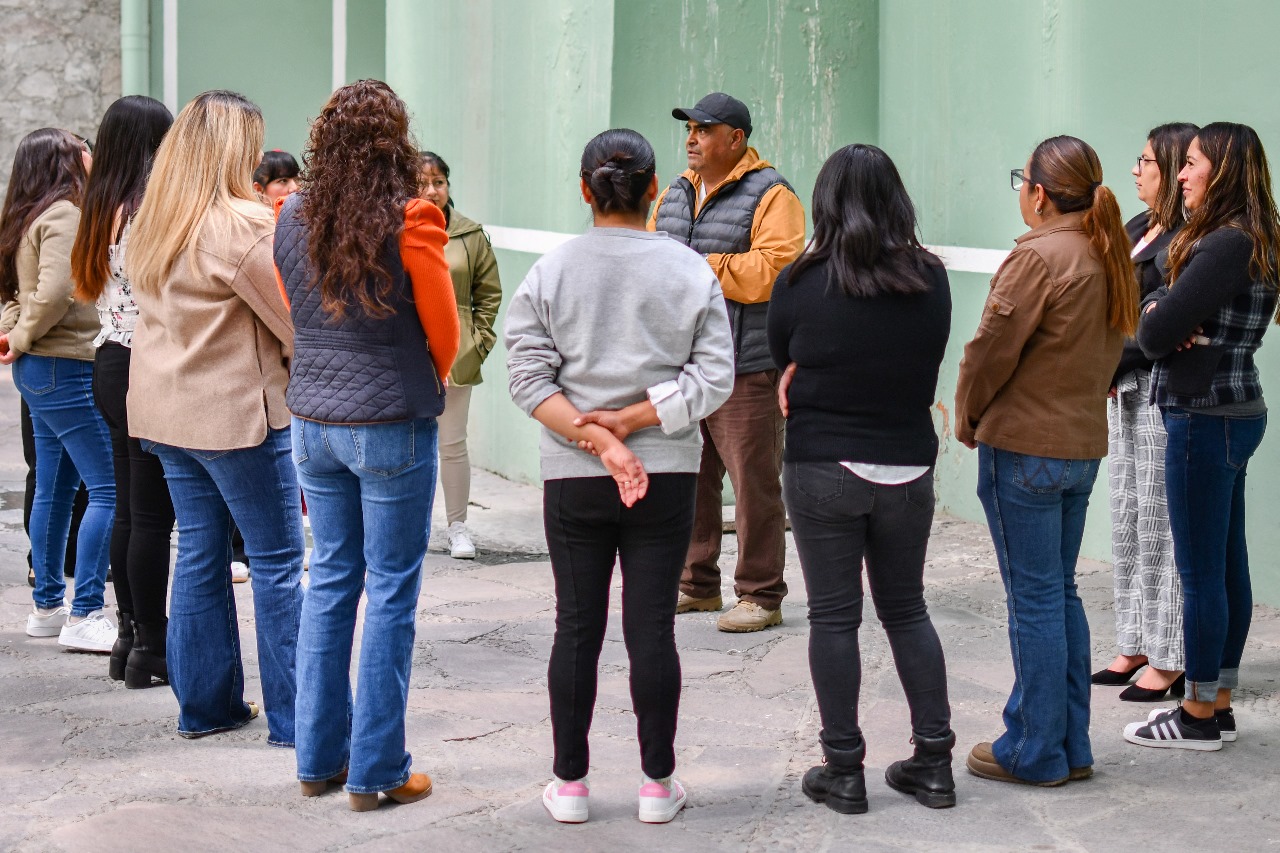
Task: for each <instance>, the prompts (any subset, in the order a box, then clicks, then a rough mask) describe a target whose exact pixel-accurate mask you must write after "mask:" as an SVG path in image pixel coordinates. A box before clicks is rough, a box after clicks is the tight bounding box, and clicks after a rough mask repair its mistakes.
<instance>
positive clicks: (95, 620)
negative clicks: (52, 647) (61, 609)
mask: <svg viewBox="0 0 1280 853" xmlns="http://www.w3.org/2000/svg"><path fill="white" fill-rule="evenodd" d="M115 642H116V623H115V622H113V621H111V616H110V615H109V614H108V613H107V611H106V610H95V611H93V612H92V613H90V614H89V615H88V616H86V617H84V618H83V619H81V620H79V621H77V622H72V621H71V620H70V619H68V620H67V624H66V625H64V626H63V627H62V632H61V633H59V634H58V645H60V646H66V647H67V648H69V649H79V650H80V651H82V652H110V651H111V647H112V646H113V645H115Z"/></svg>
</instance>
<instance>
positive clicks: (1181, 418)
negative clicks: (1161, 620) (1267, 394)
mask: <svg viewBox="0 0 1280 853" xmlns="http://www.w3.org/2000/svg"><path fill="white" fill-rule="evenodd" d="M1164 425H1165V431H1166V432H1168V434H1169V442H1168V444H1167V445H1166V446H1165V469H1164V470H1165V483H1166V489H1167V492H1168V499H1169V527H1170V529H1171V530H1172V532H1173V558H1174V562H1176V563H1177V565H1178V576H1179V577H1180V578H1181V579H1182V636H1183V640H1184V644H1185V645H1186V655H1187V663H1186V673H1187V698H1188V699H1193V700H1197V701H1200V702H1212V701H1213V700H1214V699H1216V698H1217V695H1218V689H1219V688H1223V689H1227V690H1230V689H1234V688H1235V687H1237V686H1239V683H1240V658H1241V656H1242V655H1243V654H1244V643H1245V640H1246V639H1248V637H1249V622H1250V620H1251V618H1252V616H1253V590H1252V587H1251V585H1250V582H1249V549H1248V546H1247V545H1246V544H1245V532H1244V527H1245V524H1244V521H1245V519H1244V480H1245V470H1246V468H1247V467H1248V464H1249V458H1250V457H1251V456H1253V454H1254V451H1256V450H1257V449H1258V445H1259V444H1261V443H1262V435H1263V433H1265V432H1266V430H1267V416H1266V414H1265V413H1264V414H1261V415H1255V416H1253V417H1245V418H1224V417H1219V416H1215V415H1203V414H1199V413H1195V412H1189V411H1186V410H1184V409H1177V408H1168V409H1165V410H1164Z"/></svg>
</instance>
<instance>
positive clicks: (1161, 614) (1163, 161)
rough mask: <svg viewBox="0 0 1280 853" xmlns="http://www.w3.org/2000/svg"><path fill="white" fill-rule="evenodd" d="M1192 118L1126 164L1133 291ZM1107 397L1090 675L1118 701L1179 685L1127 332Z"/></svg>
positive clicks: (1168, 217)
mask: <svg viewBox="0 0 1280 853" xmlns="http://www.w3.org/2000/svg"><path fill="white" fill-rule="evenodd" d="M1196 130H1197V128H1196V126H1195V125H1194V124H1185V123H1174V124H1162V125H1160V126H1159V127H1157V128H1155V129H1154V130H1152V131H1151V133H1149V134H1147V144H1146V147H1145V148H1143V149H1142V154H1141V155H1139V157H1138V162H1137V164H1136V165H1135V166H1134V167H1133V176H1134V178H1135V184H1136V185H1137V188H1138V198H1139V200H1141V201H1142V202H1143V203H1144V204H1145V205H1146V206H1147V209H1146V210H1145V211H1143V212H1142V213H1139V214H1138V215H1137V216H1135V217H1134V218H1133V219H1131V220H1129V222H1128V223H1126V224H1125V231H1127V232H1128V234H1129V240H1130V242H1131V243H1133V249H1132V251H1131V252H1130V253H1129V255H1130V257H1131V258H1132V259H1133V268H1134V272H1135V273H1136V274H1137V277H1138V286H1139V288H1140V290H1141V296H1142V297H1146V296H1148V295H1149V294H1150V293H1151V292H1152V291H1154V290H1155V289H1156V288H1158V287H1160V285H1162V284H1163V283H1164V271H1165V263H1166V260H1167V256H1168V250H1169V243H1170V241H1171V240H1173V237H1174V235H1175V234H1177V233H1178V230H1179V229H1180V228H1181V227H1182V224H1183V221H1184V220H1183V213H1182V192H1181V189H1180V188H1179V185H1178V181H1177V174H1178V170H1179V169H1180V168H1182V160H1183V158H1184V157H1185V156H1186V153H1187V145H1188V143H1190V142H1191V139H1192V137H1194V136H1195V135H1196ZM1111 389H1112V390H1111V399H1110V401H1109V402H1108V404H1107V415H1108V418H1107V420H1108V423H1109V425H1110V452H1109V453H1108V457H1107V468H1108V470H1109V471H1110V475H1111V551H1112V554H1113V555H1114V568H1113V571H1114V573H1115V611H1116V645H1117V646H1118V647H1119V649H1120V653H1119V654H1118V655H1116V658H1115V660H1113V661H1112V662H1111V664H1110V666H1108V667H1107V668H1106V669H1102V670H1099V671H1098V672H1095V673H1094V674H1093V679H1092V680H1093V683H1094V684H1097V685H1108V686H1120V685H1125V684H1128V683H1129V681H1130V680H1132V678H1133V676H1134V673H1136V672H1138V670H1140V669H1142V668H1143V667H1146V672H1143V673H1142V677H1140V678H1139V679H1138V683H1137V684H1134V685H1131V686H1129V687H1126V688H1125V689H1124V690H1123V691H1121V693H1120V698H1121V699H1123V700H1124V701H1126V702H1158V701H1160V700H1161V699H1163V698H1164V697H1165V696H1166V695H1167V694H1169V693H1170V692H1172V693H1174V694H1175V695H1180V694H1181V693H1182V584H1181V582H1179V580H1178V570H1177V568H1176V567H1175V566H1174V564H1173V545H1172V543H1171V542H1170V541H1169V533H1168V531H1169V513H1168V510H1167V509H1166V506H1165V494H1164V453H1165V433H1164V423H1163V421H1162V419H1161V416H1160V409H1159V407H1157V406H1153V405H1152V404H1151V401H1150V396H1151V360H1150V359H1149V358H1147V357H1146V356H1145V355H1143V353H1142V348H1141V347H1139V346H1138V343H1137V341H1135V340H1133V339H1130V340H1127V341H1125V345H1124V351H1123V353H1122V355H1121V356H1120V366H1119V367H1117V368H1116V373H1115V377H1114V378H1113V379H1112V380H1111Z"/></svg>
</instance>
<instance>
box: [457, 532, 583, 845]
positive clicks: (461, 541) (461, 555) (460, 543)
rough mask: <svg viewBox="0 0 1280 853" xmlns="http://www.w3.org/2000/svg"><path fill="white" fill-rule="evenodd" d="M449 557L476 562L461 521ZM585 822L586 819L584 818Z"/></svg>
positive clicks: (472, 547)
mask: <svg viewBox="0 0 1280 853" xmlns="http://www.w3.org/2000/svg"><path fill="white" fill-rule="evenodd" d="M448 535H449V556H450V557H453V559H455V560H474V559H475V558H476V543H474V542H472V541H471V536H470V534H468V533H467V526H466V525H465V524H463V523H462V522H461V521H455V522H454V523H453V524H450V525H449V530H448ZM583 819H584V820H585V819H586V818H583Z"/></svg>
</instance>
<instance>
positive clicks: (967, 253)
mask: <svg viewBox="0 0 1280 853" xmlns="http://www.w3.org/2000/svg"><path fill="white" fill-rule="evenodd" d="M485 230H486V231H487V232H489V238H490V239H491V240H492V241H493V246H494V248H496V249H507V250H508V251H511V252H528V253H529V254H531V255H542V254H546V253H547V252H550V251H551V250H552V249H554V248H556V247H557V246H559V245H561V244H563V243H566V242H568V241H569V240H572V239H573V238H574V237H577V236H578V235H577V234H564V233H561V232H558V231H538V230H536V229H533V228H508V227H506V226H503V225H486V226H485ZM927 248H928V249H929V251H931V252H933V253H934V254H936V255H938V256H939V257H941V258H942V260H943V262H944V263H945V264H946V265H947V269H951V270H955V271H956V272H976V273H984V274H987V275H991V274H993V273H995V271H996V270H997V269H999V268H1000V264H1001V263H1003V261H1004V259H1005V256H1006V255H1008V254H1009V253H1008V252H1005V251H1003V250H1001V249H975V248H971V247H969V246H928V247H927Z"/></svg>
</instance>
